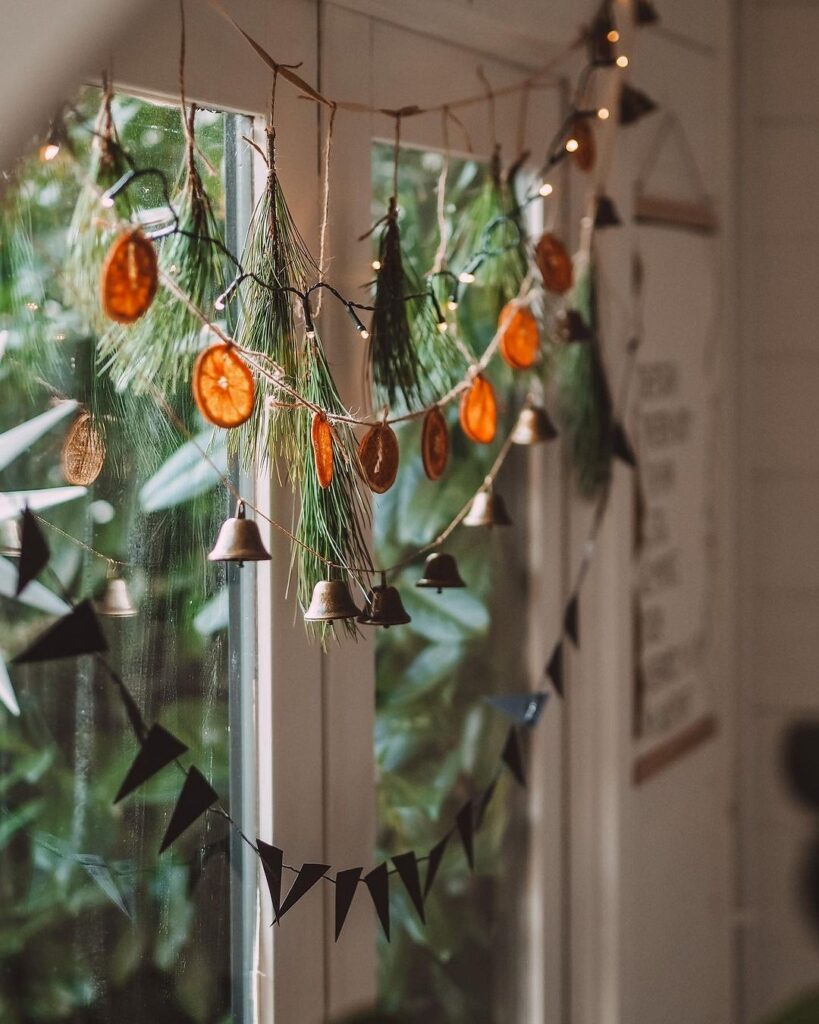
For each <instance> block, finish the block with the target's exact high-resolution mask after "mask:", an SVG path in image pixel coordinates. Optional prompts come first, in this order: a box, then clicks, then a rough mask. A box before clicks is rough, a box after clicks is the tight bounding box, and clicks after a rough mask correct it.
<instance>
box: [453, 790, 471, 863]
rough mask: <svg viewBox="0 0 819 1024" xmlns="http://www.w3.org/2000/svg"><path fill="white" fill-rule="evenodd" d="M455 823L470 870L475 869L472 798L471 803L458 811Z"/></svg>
mask: <svg viewBox="0 0 819 1024" xmlns="http://www.w3.org/2000/svg"><path fill="white" fill-rule="evenodd" d="M455 824H456V825H457V826H458V834H459V835H460V837H461V842H462V843H463V848H464V853H465V854H466V860H467V863H468V864H469V870H470V871H474V870H475V846H474V837H475V807H474V805H473V803H472V801H471V800H470V801H469V803H466V804H464V805H463V807H462V808H461V809H460V811H458V814H457V816H456V818H455Z"/></svg>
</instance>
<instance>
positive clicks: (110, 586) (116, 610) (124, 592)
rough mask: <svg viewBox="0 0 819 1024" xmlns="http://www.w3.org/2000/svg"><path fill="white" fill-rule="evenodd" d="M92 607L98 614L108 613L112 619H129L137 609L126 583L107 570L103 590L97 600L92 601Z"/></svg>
mask: <svg viewBox="0 0 819 1024" xmlns="http://www.w3.org/2000/svg"><path fill="white" fill-rule="evenodd" d="M94 607H95V608H96V610H97V611H98V612H99V613H100V615H108V616H110V618H113V619H129V618H131V617H132V616H134V615H136V613H137V610H136V607H135V605H134V602H133V601H132V600H131V594H130V591H129V590H128V584H127V583H126V582H125V580H124V579H122V578H121V577H119V576H114V575H113V574H112V573H110V572H109V574H108V579H107V581H106V583H105V590H103V592H102V597H101V598H100V599H99V601H95V602H94Z"/></svg>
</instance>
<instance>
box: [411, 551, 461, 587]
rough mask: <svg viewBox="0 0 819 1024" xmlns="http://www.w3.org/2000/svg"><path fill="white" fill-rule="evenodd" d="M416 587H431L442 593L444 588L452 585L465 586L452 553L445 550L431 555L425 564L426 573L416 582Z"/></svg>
mask: <svg viewBox="0 0 819 1024" xmlns="http://www.w3.org/2000/svg"><path fill="white" fill-rule="evenodd" d="M415 586H416V587H431V588H434V589H435V590H437V591H438V593H439V594H440V593H441V591H442V590H444V589H447V590H448V589H449V588H450V587H465V586H466V584H465V583H464V581H463V580H462V579H461V574H460V573H459V572H458V563H457V562H456V561H455V559H454V558H453V557H452V555H446V554H444V553H443V552H441V553H440V554H437V555H429V557H428V558H427V561H426V564H425V565H424V575H423V576H422V577H421V579H420V580H418V581H417V583H416V584H415Z"/></svg>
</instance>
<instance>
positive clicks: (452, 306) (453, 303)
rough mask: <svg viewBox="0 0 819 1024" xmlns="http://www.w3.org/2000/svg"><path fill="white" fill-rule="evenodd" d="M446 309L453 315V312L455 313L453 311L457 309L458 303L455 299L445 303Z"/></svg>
mask: <svg viewBox="0 0 819 1024" xmlns="http://www.w3.org/2000/svg"><path fill="white" fill-rule="evenodd" d="M446 308H447V309H448V310H449V311H450V312H451V313H454V312H455V310H456V309H457V308H458V302H457V300H456V299H450V300H449V301H448V302H447V304H446Z"/></svg>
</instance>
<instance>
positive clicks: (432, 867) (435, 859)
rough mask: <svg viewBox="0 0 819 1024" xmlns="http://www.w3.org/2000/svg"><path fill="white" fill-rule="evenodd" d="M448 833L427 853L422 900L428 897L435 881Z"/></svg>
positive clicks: (447, 840)
mask: <svg viewBox="0 0 819 1024" xmlns="http://www.w3.org/2000/svg"><path fill="white" fill-rule="evenodd" d="M449 836H450V833H449V832H447V834H446V835H445V836H444V838H443V839H441V840H440V842H438V843H436V844H435V846H433V847H432V849H431V850H430V851H429V859H428V861H427V877H426V878H425V879H424V899H426V897H427V896H429V890H430V889H431V888H432V883H433V882H434V881H435V876H436V875H437V874H438V868H439V867H440V866H441V861H442V860H443V859H444V853H445V852H446V844H447V843H448V842H449Z"/></svg>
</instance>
